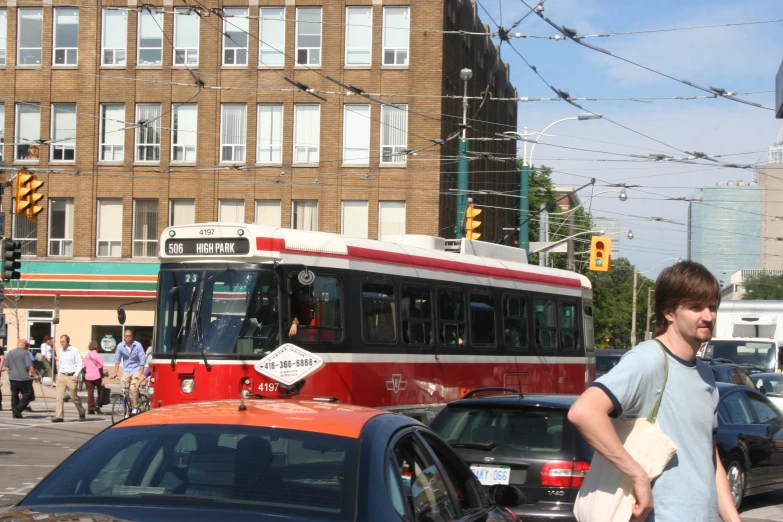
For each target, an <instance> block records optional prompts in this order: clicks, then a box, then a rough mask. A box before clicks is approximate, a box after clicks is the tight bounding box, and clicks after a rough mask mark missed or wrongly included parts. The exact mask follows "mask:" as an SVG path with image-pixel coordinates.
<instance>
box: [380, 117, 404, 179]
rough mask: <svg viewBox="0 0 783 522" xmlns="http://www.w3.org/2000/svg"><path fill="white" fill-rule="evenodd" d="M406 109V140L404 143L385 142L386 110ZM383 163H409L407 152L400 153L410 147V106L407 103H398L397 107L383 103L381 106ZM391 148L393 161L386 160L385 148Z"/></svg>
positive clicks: (390, 152) (390, 153)
mask: <svg viewBox="0 0 783 522" xmlns="http://www.w3.org/2000/svg"><path fill="white" fill-rule="evenodd" d="M403 107H404V111H405V131H404V132H405V140H404V143H393V144H392V143H389V144H385V143H384V142H383V134H384V132H383V130H384V127H385V126H386V125H387V124H386V123H384V114H385V113H386V111H389V110H403ZM380 134H381V164H382V165H406V164H407V163H408V156H407V155H406V154H400V152H402V151H404V150H406V149H407V148H408V106H407V105H405V104H397V109H395V108H394V107H390V106H388V105H382V106H381V132H380ZM386 149H391V150H390V151H389V157H390V158H391V161H384V157H385V150H386Z"/></svg>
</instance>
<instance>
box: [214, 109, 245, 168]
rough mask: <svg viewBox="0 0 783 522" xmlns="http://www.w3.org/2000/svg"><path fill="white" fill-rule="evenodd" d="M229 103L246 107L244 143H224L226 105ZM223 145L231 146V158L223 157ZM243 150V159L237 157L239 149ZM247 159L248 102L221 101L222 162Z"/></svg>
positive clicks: (241, 161) (238, 161)
mask: <svg viewBox="0 0 783 522" xmlns="http://www.w3.org/2000/svg"><path fill="white" fill-rule="evenodd" d="M227 105H234V106H238V105H242V106H244V108H245V126H244V129H243V138H244V143H224V142H223V140H224V139H225V138H226V137H227V136H226V133H225V131H226V129H225V124H226V113H225V110H224V109H225V107H226V106H227ZM223 147H231V159H230V160H226V159H223ZM240 150H241V155H242V159H237V156H238V155H239V154H238V152H237V151H240ZM245 161H247V104H246V103H221V104H220V163H245Z"/></svg>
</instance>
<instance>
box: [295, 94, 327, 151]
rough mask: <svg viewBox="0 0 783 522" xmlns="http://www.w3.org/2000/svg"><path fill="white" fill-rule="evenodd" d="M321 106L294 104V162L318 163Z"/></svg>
mask: <svg viewBox="0 0 783 522" xmlns="http://www.w3.org/2000/svg"><path fill="white" fill-rule="evenodd" d="M320 142H321V106H320V105H317V104H299V105H294V163H318V148H319V144H320Z"/></svg>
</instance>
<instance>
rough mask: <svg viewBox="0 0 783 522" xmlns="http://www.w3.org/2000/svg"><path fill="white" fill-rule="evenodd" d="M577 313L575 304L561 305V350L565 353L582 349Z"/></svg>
mask: <svg viewBox="0 0 783 522" xmlns="http://www.w3.org/2000/svg"><path fill="white" fill-rule="evenodd" d="M577 312H578V311H577V306H576V304H575V303H560V329H559V332H560V349H561V350H562V351H564V352H574V351H579V350H581V349H582V342H581V336H580V335H581V332H580V331H579V316H578V315H577Z"/></svg>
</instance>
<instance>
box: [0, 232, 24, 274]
mask: <svg viewBox="0 0 783 522" xmlns="http://www.w3.org/2000/svg"><path fill="white" fill-rule="evenodd" d="M2 247H3V281H10V280H11V279H19V277H20V276H21V274H20V273H19V269H20V268H22V263H21V262H19V261H18V259H19V258H20V257H22V242H21V241H14V240H13V239H3V243H2Z"/></svg>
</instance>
